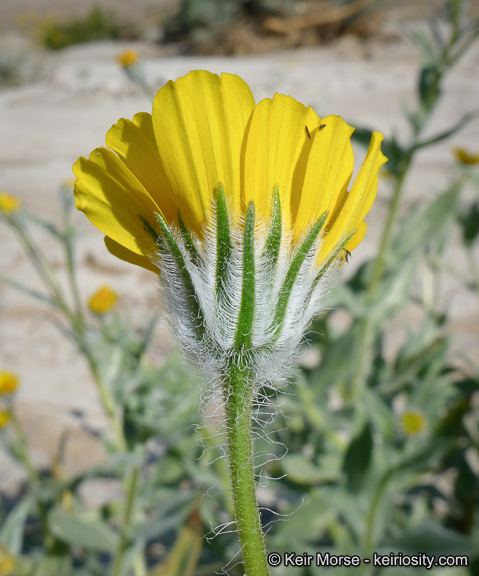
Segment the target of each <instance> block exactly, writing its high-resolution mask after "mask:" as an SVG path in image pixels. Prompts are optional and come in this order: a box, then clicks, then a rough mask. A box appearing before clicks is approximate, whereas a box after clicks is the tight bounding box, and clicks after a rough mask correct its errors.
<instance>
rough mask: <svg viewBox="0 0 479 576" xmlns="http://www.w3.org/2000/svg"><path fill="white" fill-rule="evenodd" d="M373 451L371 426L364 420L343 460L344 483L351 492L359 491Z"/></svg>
mask: <svg viewBox="0 0 479 576" xmlns="http://www.w3.org/2000/svg"><path fill="white" fill-rule="evenodd" d="M372 452H373V437H372V433H371V426H370V424H369V422H366V424H365V425H364V427H363V429H362V430H361V432H360V433H359V434H358V436H356V437H355V438H353V439H352V441H351V444H350V445H349V447H348V449H347V451H346V454H345V456H344V462H343V472H344V473H345V474H346V484H347V487H348V489H349V490H350V491H351V492H359V490H361V487H362V486H363V483H364V479H365V476H366V473H367V471H368V469H369V464H370V462H371V456H372Z"/></svg>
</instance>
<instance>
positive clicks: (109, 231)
mask: <svg viewBox="0 0 479 576" xmlns="http://www.w3.org/2000/svg"><path fill="white" fill-rule="evenodd" d="M353 130H354V129H353V128H351V127H350V126H348V125H347V124H346V122H344V120H342V119H341V118H340V117H339V116H328V117H326V118H322V119H321V118H319V117H318V116H317V114H316V113H315V112H314V111H313V110H312V109H311V108H307V107H305V106H304V105H303V104H300V103H299V102H297V101H296V100H294V99H293V98H290V97H289V96H283V95H279V94H275V96H274V98H272V99H265V100H262V101H261V102H259V103H258V104H257V105H255V102H254V99H253V96H252V94H251V91H250V89H249V87H248V85H247V84H246V83H245V82H244V81H243V80H241V79H240V78H239V77H237V76H233V75H230V74H222V75H221V76H217V75H215V74H211V73H210V72H206V71H194V72H190V73H189V74H188V75H187V76H185V77H184V78H180V79H179V80H177V81H176V82H173V81H170V82H168V83H167V84H166V86H164V87H163V88H161V89H160V90H159V92H158V94H157V96H156V98H155V101H154V104H153V112H152V114H151V115H150V114H147V113H140V114H137V115H135V116H134V117H133V119H132V120H125V119H121V120H120V121H119V122H118V123H117V124H115V125H114V126H113V127H112V128H111V129H110V130H109V131H108V133H107V136H106V144H107V146H108V148H98V149H96V150H94V151H93V152H92V154H91V155H90V158H89V159H86V158H80V159H79V160H78V161H77V162H76V164H75V165H74V167H73V171H74V173H75V176H76V178H77V180H76V183H75V199H76V205H77V208H78V209H79V210H82V211H83V212H85V214H86V215H87V217H88V218H89V219H90V220H91V221H92V222H93V224H95V226H97V227H98V228H99V229H100V230H101V231H102V232H103V233H104V234H105V235H106V244H107V247H108V250H109V251H110V252H112V253H113V254H115V255H116V256H118V257H119V258H121V259H123V260H126V261H128V262H132V263H134V264H137V265H139V266H143V267H144V268H148V269H150V270H156V266H155V263H154V262H155V260H154V253H155V245H154V242H153V241H152V240H151V237H150V236H149V235H148V233H147V232H146V231H145V229H144V224H143V223H142V219H143V220H146V221H147V222H148V223H150V225H151V226H152V227H154V226H155V214H157V213H159V214H161V215H162V216H163V218H164V219H165V221H166V222H167V223H177V222H178V215H179V214H181V218H182V220H183V222H184V224H185V226H186V227H187V228H188V229H189V230H190V231H192V232H194V233H195V234H196V235H197V236H198V237H199V238H200V239H201V238H202V236H203V233H204V227H205V225H207V224H208V223H209V222H210V219H211V208H212V204H213V202H214V200H215V196H216V192H217V189H218V184H219V183H220V182H221V183H222V184H223V185H224V189H225V193H226V195H227V199H228V205H229V208H230V210H231V211H232V212H233V213H234V216H236V217H240V216H241V215H242V214H244V213H245V211H246V207H247V205H248V203H249V201H250V200H254V202H255V207H256V214H257V221H259V222H265V223H267V222H268V221H269V218H270V216H271V209H272V196H273V195H272V191H273V189H275V188H276V187H277V189H278V191H279V195H280V200H281V209H282V214H283V225H284V227H285V229H286V230H285V231H286V232H290V233H291V234H290V236H291V239H292V240H291V241H292V242H293V248H294V245H295V244H296V243H297V242H298V241H299V240H300V239H301V238H303V237H304V235H305V234H306V233H307V232H308V230H309V228H310V227H311V225H312V224H313V223H314V222H315V221H316V220H317V219H318V218H319V216H320V215H321V214H323V213H324V212H325V211H326V210H328V211H329V215H328V219H327V221H326V234H325V236H324V238H323V243H322V247H321V250H320V253H319V255H318V264H321V263H322V262H323V261H326V260H327V259H328V257H329V256H330V255H331V253H332V252H333V251H334V249H335V248H336V246H337V245H338V243H339V242H340V241H341V240H342V239H343V238H344V237H345V236H347V235H348V234H350V233H351V232H352V231H354V230H356V234H355V235H354V236H353V237H352V238H351V239H350V241H349V242H348V244H347V245H346V248H347V249H348V250H352V249H353V248H355V247H356V246H357V245H358V244H359V242H360V241H361V239H362V237H363V236H364V233H365V231H366V225H365V223H364V222H363V219H364V217H365V215H366V214H367V212H368V210H369V209H370V207H371V205H372V203H373V201H374V197H375V194H376V189H377V179H378V170H379V168H380V167H381V165H382V164H383V163H384V162H385V161H386V159H385V157H384V156H383V155H382V153H381V150H380V144H381V140H382V136H381V135H380V134H379V133H377V132H375V133H373V137H372V139H371V144H370V147H369V151H368V154H367V156H366V159H365V161H364V164H363V166H362V167H361V170H360V171H359V174H358V176H357V178H356V181H355V182H354V184H353V185H352V187H351V191H350V192H348V186H349V182H350V179H351V175H352V172H353V152H352V147H351V142H350V138H351V134H352V132H353Z"/></svg>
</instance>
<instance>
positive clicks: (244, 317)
mask: <svg viewBox="0 0 479 576" xmlns="http://www.w3.org/2000/svg"><path fill="white" fill-rule="evenodd" d="M254 220H255V208H254V202H253V201H251V202H250V203H249V204H248V209H247V211H246V220H245V224H244V240H243V286H242V291H241V306H240V313H239V317H238V326H237V328H236V335H235V346H236V349H237V350H238V349H240V348H241V347H246V348H250V347H251V341H252V337H253V321H254V308H255V307H254V304H255V292H256V289H255V261H254Z"/></svg>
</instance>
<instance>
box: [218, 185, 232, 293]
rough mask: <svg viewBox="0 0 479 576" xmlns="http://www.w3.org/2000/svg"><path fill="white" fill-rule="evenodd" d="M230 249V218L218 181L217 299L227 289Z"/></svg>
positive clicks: (223, 190)
mask: <svg viewBox="0 0 479 576" xmlns="http://www.w3.org/2000/svg"><path fill="white" fill-rule="evenodd" d="M232 251H233V245H232V243H231V231H230V219H229V215H228V205H227V204H226V195H225V188H224V186H223V184H222V183H221V182H219V183H218V194H217V197H216V297H217V299H218V300H222V299H223V298H224V294H225V290H226V289H227V282H226V278H227V277H228V267H229V263H230V259H231V253H232Z"/></svg>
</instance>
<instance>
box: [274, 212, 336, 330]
mask: <svg viewBox="0 0 479 576" xmlns="http://www.w3.org/2000/svg"><path fill="white" fill-rule="evenodd" d="M327 217H328V211H326V212H324V214H323V215H322V216H320V218H319V219H318V221H317V222H316V224H315V225H314V226H313V227H312V228H311V230H310V231H309V234H308V235H307V236H306V238H305V239H304V240H303V243H302V244H301V246H300V247H299V249H298V251H297V252H296V255H295V257H294V258H293V261H292V262H291V265H290V267H289V270H288V272H287V274H286V278H285V279H284V282H283V285H282V286H281V290H280V293H279V297H278V304H277V305H276V311H275V317H274V320H273V330H276V329H278V328H279V327H280V326H281V324H282V323H283V320H284V317H285V316H286V310H287V309H288V302H289V298H290V296H291V292H292V290H293V286H294V283H295V281H296V278H297V277H298V274H299V271H300V269H301V266H302V265H303V262H304V261H305V259H306V257H307V255H308V254H309V253H310V250H311V249H312V248H313V246H314V243H315V241H316V240H317V238H318V236H319V234H320V232H321V230H322V228H323V226H324V223H325V221H326V218H327ZM278 335H279V333H278Z"/></svg>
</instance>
